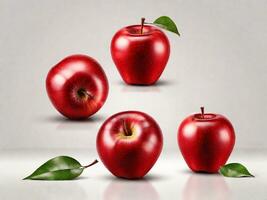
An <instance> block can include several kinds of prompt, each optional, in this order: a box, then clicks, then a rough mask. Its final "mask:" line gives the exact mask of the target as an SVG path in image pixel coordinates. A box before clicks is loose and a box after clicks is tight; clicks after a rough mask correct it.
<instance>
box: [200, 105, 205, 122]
mask: <svg viewBox="0 0 267 200" xmlns="http://www.w3.org/2000/svg"><path fill="white" fill-rule="evenodd" d="M200 110H201V117H202V118H203V119H204V106H202V107H200Z"/></svg>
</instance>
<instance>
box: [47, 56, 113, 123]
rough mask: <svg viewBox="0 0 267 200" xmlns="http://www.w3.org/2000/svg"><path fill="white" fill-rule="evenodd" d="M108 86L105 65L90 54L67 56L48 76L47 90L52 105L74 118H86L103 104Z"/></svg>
mask: <svg viewBox="0 0 267 200" xmlns="http://www.w3.org/2000/svg"><path fill="white" fill-rule="evenodd" d="M108 89H109V87H108V80H107V77H106V75H105V72H104V71H103V69H102V67H101V66H100V64H98V62H97V61H96V60H94V59H93V58H91V57H89V56H86V55H72V56H69V57H66V58H64V59H63V60H62V61H60V62H59V63H58V64H56V65H55V66H54V67H53V68H52V69H51V70H50V71H49V73H48V75H47V78H46V90H47V94H48V96H49V98H50V100H51V102H52V104H53V105H54V107H55V108H56V109H57V110H58V111H59V112H60V113H61V114H62V115H64V116H65V117H67V118H69V119H74V120H78V119H86V118H88V117H90V116H91V115H93V114H94V113H96V112H97V111H98V110H99V109H100V108H101V107H102V106H103V104H104V102H105V100H106V98H107V95H108ZM87 94H89V95H87Z"/></svg>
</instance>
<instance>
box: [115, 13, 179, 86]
mask: <svg viewBox="0 0 267 200" xmlns="http://www.w3.org/2000/svg"><path fill="white" fill-rule="evenodd" d="M160 28H162V29H165V30H168V31H171V32H173V33H175V34H177V35H178V36H179V35H180V34H179V32H178V29H177V27H176V25H175V23H174V22H173V20H171V19H170V18H169V17H167V16H161V17H159V18H158V19H156V20H155V21H154V22H153V23H148V22H146V21H145V18H142V19H141V24H139V25H131V26H127V27H124V28H122V29H120V30H119V31H118V32H117V33H116V34H115V35H114V37H113V39H112V41H111V55H112V59H113V61H114V63H115V65H116V66H117V69H118V71H119V73H120V75H121V77H122V79H123V80H124V81H125V82H126V83H127V84H133V85H152V84H154V83H156V82H157V80H158V79H159V77H160V75H161V74H162V72H163V70H164V68H165V66H166V64H167V62H168V59H169V56H170V43H169V40H168V38H167V36H166V35H165V34H164V32H163V31H161V30H160Z"/></svg>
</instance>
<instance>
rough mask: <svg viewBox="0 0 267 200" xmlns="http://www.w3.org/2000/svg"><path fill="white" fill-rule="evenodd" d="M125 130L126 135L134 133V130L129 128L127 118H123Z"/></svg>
mask: <svg viewBox="0 0 267 200" xmlns="http://www.w3.org/2000/svg"><path fill="white" fill-rule="evenodd" d="M122 123H123V132H124V134H125V135H126V136H131V135H132V131H131V129H130V128H129V126H128V124H127V123H126V121H125V120H123V122H122Z"/></svg>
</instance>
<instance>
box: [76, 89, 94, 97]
mask: <svg viewBox="0 0 267 200" xmlns="http://www.w3.org/2000/svg"><path fill="white" fill-rule="evenodd" d="M77 94H78V96H79V97H80V98H81V99H87V98H90V99H91V98H93V97H92V95H91V94H90V93H89V92H88V91H87V90H85V89H83V88H81V89H79V90H78V91H77Z"/></svg>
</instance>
